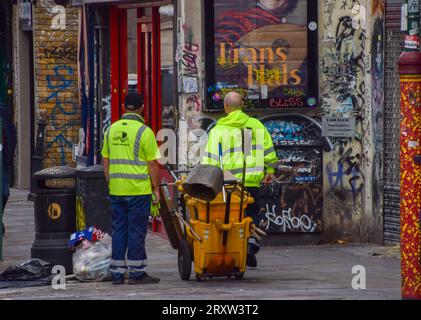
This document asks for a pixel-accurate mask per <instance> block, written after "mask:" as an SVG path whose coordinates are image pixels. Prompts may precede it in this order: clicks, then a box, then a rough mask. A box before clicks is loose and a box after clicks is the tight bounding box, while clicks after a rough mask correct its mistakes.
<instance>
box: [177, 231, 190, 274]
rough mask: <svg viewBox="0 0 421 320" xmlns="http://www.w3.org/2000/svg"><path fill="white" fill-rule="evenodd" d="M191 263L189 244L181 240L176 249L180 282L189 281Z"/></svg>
mask: <svg viewBox="0 0 421 320" xmlns="http://www.w3.org/2000/svg"><path fill="white" fill-rule="evenodd" d="M191 262H192V252H191V248H190V244H189V243H188V242H187V240H185V239H182V240H181V241H180V247H179V248H178V272H179V273H180V277H181V280H184V281H188V280H190V275H191Z"/></svg>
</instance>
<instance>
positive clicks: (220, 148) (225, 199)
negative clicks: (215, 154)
mask: <svg viewBox="0 0 421 320" xmlns="http://www.w3.org/2000/svg"><path fill="white" fill-rule="evenodd" d="M218 147H219V165H220V167H221V170H222V175H223V174H224V168H223V165H222V144H221V143H219V144H218ZM222 179H224V178H222ZM222 198H223V199H224V203H226V202H227V196H226V194H225V181H224V182H223V183H222Z"/></svg>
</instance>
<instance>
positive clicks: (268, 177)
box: [263, 173, 275, 185]
mask: <svg viewBox="0 0 421 320" xmlns="http://www.w3.org/2000/svg"><path fill="white" fill-rule="evenodd" d="M274 179H275V175H274V174H273V173H267V174H266V176H265V179H264V180H263V183H264V184H265V185H269V184H271V183H272V182H273V180H274Z"/></svg>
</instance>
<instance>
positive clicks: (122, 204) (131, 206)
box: [110, 195, 152, 281]
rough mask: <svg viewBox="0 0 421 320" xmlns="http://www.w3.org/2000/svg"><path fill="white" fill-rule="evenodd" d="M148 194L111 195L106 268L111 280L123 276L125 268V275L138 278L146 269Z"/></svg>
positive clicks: (149, 204)
mask: <svg viewBox="0 0 421 320" xmlns="http://www.w3.org/2000/svg"><path fill="white" fill-rule="evenodd" d="M151 198H152V197H151V195H145V196H126V197H124V196H111V205H112V208H113V219H112V227H113V236H112V256H111V263H110V271H111V275H112V278H113V280H115V281H117V280H119V279H121V278H123V277H124V274H125V273H126V271H128V272H129V278H140V277H142V276H143V275H144V274H145V272H146V266H147V261H146V250H145V238H146V233H147V231H148V221H149V215H150V211H151ZM126 254H127V261H126Z"/></svg>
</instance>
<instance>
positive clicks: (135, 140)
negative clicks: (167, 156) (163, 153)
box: [102, 113, 159, 196]
mask: <svg viewBox="0 0 421 320" xmlns="http://www.w3.org/2000/svg"><path fill="white" fill-rule="evenodd" d="M102 156H103V157H105V158H109V174H110V195H114V196H136V195H147V194H151V193H152V186H151V180H150V177H149V168H148V161H152V160H156V159H158V158H159V150H158V146H157V143H156V140H155V136H154V134H153V132H152V130H151V129H150V128H149V127H147V126H146V125H145V124H144V123H143V118H142V117H141V116H140V115H137V114H134V113H126V114H125V115H123V117H122V118H121V120H119V121H117V122H115V123H114V124H113V125H112V126H111V127H110V128H109V129H108V131H107V132H106V133H105V137H104V145H103V148H102Z"/></svg>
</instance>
